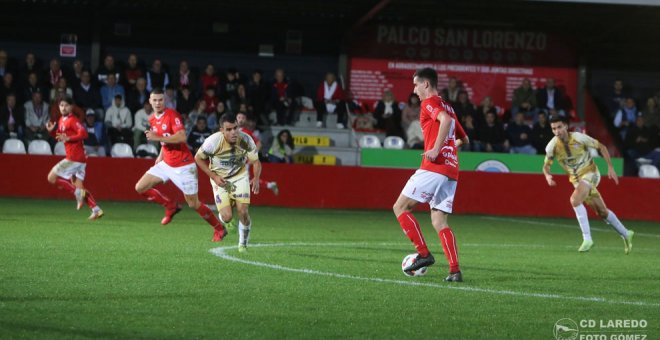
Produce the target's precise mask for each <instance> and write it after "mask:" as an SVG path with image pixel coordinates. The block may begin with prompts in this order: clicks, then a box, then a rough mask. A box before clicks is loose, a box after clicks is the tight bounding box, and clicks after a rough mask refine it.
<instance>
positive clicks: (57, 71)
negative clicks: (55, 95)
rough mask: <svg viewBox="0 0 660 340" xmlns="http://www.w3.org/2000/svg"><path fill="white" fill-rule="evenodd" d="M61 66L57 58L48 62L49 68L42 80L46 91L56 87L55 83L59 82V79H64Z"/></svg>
mask: <svg viewBox="0 0 660 340" xmlns="http://www.w3.org/2000/svg"><path fill="white" fill-rule="evenodd" d="M61 66H62V65H61V64H60V61H59V60H58V59H57V58H53V59H51V61H50V68H49V69H48V71H47V72H46V75H45V76H44V79H46V86H47V88H48V89H52V88H54V87H56V86H57V83H58V82H59V81H60V78H62V77H64V71H62V67H61Z"/></svg>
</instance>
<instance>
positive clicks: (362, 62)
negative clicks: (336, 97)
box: [349, 58, 577, 109]
mask: <svg viewBox="0 0 660 340" xmlns="http://www.w3.org/2000/svg"><path fill="white" fill-rule="evenodd" d="M423 67H432V68H434V69H435V70H436V71H438V89H442V88H445V87H447V83H448V80H449V77H456V78H457V79H458V80H459V82H460V83H461V84H462V85H463V87H464V88H465V90H466V91H467V92H468V94H469V96H470V100H471V101H472V103H473V104H475V105H477V106H478V105H479V103H480V102H481V100H482V99H483V98H484V97H485V96H490V97H492V99H493V102H494V103H495V105H496V106H499V107H500V108H503V109H509V108H510V107H511V99H512V97H513V91H514V90H515V89H516V88H517V87H519V86H520V85H521V83H522V81H523V79H525V78H528V79H529V80H530V81H531V82H532V86H533V87H534V88H538V87H543V86H544V84H545V81H546V79H548V78H553V79H555V82H556V85H557V87H558V88H560V89H561V90H562V91H563V92H564V93H565V94H566V96H567V97H568V99H569V101H570V102H571V103H574V100H575V97H576V95H577V70H576V69H574V68H557V67H527V66H501V65H486V64H460V63H445V62H425V61H405V60H385V59H363V58H352V59H351V60H350V75H349V88H350V90H351V91H352V92H353V95H354V97H355V98H357V99H359V100H361V101H362V102H365V103H368V104H371V103H373V102H376V101H378V100H380V99H381V98H382V96H383V91H384V90H385V89H391V90H392V92H393V93H394V97H395V98H396V100H398V101H406V100H407V99H408V95H410V93H412V91H413V79H412V75H413V74H414V73H415V71H416V70H418V69H420V68H423Z"/></svg>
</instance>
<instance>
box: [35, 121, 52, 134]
mask: <svg viewBox="0 0 660 340" xmlns="http://www.w3.org/2000/svg"><path fill="white" fill-rule="evenodd" d="M54 128H55V123H53V122H52V121H50V120H49V121H48V123H46V130H48V132H51V131H53V129H54ZM33 131H34V129H33Z"/></svg>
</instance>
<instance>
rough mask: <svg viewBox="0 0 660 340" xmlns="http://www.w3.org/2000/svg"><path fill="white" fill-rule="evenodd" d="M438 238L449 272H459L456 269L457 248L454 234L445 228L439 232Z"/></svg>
mask: <svg viewBox="0 0 660 340" xmlns="http://www.w3.org/2000/svg"><path fill="white" fill-rule="evenodd" d="M438 237H440V243H442V249H443V250H444V251H445V256H446V257H447V262H448V263H449V272H450V273H456V272H459V271H461V270H460V269H459V268H458V248H457V247H456V239H455V238H454V232H453V231H451V229H450V228H449V226H447V228H444V229H442V230H440V232H439V233H438Z"/></svg>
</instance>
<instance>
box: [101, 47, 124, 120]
mask: <svg viewBox="0 0 660 340" xmlns="http://www.w3.org/2000/svg"><path fill="white" fill-rule="evenodd" d="M111 74H113V75H114V76H115V84H118V83H119V82H120V81H121V80H123V78H122V77H121V75H122V73H121V71H120V70H119V68H118V67H117V66H116V65H115V58H114V57H113V56H112V55H110V54H108V55H106V56H105V58H103V65H101V66H99V68H98V70H96V79H97V80H98V82H99V84H101V86H103V85H107V84H108V76H109V75H111ZM122 88H123V87H122ZM110 101H112V97H110ZM106 109H107V107H106Z"/></svg>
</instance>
